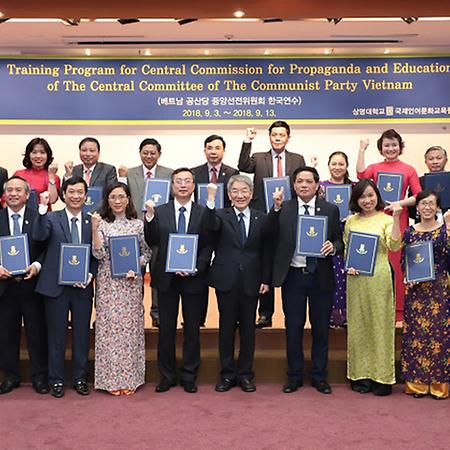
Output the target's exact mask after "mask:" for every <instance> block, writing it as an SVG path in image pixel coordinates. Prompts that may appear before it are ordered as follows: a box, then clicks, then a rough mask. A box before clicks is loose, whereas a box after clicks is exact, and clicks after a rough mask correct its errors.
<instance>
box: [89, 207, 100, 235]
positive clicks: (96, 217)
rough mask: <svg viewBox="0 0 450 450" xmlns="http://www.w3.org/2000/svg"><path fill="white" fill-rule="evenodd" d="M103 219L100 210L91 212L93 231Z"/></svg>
mask: <svg viewBox="0 0 450 450" xmlns="http://www.w3.org/2000/svg"><path fill="white" fill-rule="evenodd" d="M101 220H102V216H101V215H100V214H99V213H98V212H94V213H92V214H91V225H92V231H93V232H94V231H97V230H98V227H99V225H100V221H101Z"/></svg>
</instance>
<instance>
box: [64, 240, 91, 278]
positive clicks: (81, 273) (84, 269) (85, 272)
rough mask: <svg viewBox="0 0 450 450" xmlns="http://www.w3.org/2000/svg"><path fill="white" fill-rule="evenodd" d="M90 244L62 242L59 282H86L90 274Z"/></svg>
mask: <svg viewBox="0 0 450 450" xmlns="http://www.w3.org/2000/svg"><path fill="white" fill-rule="evenodd" d="M90 256H91V245H90V244H66V243H61V246H60V251H59V273H58V284H63V285H68V286H73V285H74V284H77V283H82V284H86V283H87V281H88V276H89V262H90Z"/></svg>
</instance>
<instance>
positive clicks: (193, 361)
mask: <svg viewBox="0 0 450 450" xmlns="http://www.w3.org/2000/svg"><path fill="white" fill-rule="evenodd" d="M194 189H195V178H194V174H193V173H192V171H191V170H190V169H188V168H180V169H176V170H175V171H174V172H173V174H172V194H173V197H174V199H173V200H170V201H169V203H166V204H164V205H160V206H157V207H156V208H155V205H154V203H153V201H151V200H148V201H147V202H146V203H145V206H146V216H145V225H144V232H145V239H146V241H147V243H148V244H149V245H150V246H153V245H158V246H159V253H158V256H157V259H156V263H155V270H154V273H153V277H152V287H156V288H157V289H158V294H159V320H160V322H159V339H158V368H159V371H160V374H161V380H160V382H159V384H158V385H157V386H156V389H155V390H156V392H166V391H168V390H169V389H170V388H171V387H173V386H175V385H176V382H177V371H176V357H175V337H176V328H177V319H178V309H179V302H180V298H181V302H182V311H183V323H184V342H183V364H182V368H181V372H180V379H181V380H180V381H181V385H182V386H183V388H184V390H185V391H186V392H188V393H195V392H197V385H196V379H197V373H198V368H199V366H200V313H201V300H202V295H203V293H204V290H205V286H206V285H207V280H206V276H207V270H208V268H209V264H210V259H211V246H210V242H209V237H208V235H207V233H205V232H204V229H203V215H204V212H205V208H203V207H202V206H200V205H198V204H197V203H193V202H192V199H191V198H192V194H193V192H194ZM170 233H180V234H186V233H188V234H197V235H198V236H199V241H198V253H197V262H196V272H195V274H188V273H186V272H177V273H168V272H166V261H167V248H168V242H169V234H170Z"/></svg>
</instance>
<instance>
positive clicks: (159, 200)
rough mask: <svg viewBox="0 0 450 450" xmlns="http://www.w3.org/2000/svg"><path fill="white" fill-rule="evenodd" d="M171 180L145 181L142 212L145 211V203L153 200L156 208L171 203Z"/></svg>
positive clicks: (152, 179) (150, 179) (151, 179)
mask: <svg viewBox="0 0 450 450" xmlns="http://www.w3.org/2000/svg"><path fill="white" fill-rule="evenodd" d="M169 195H170V180H162V179H160V178H148V179H146V180H145V189H144V196H143V198H142V211H145V202H146V201H147V200H153V203H154V204H155V206H159V205H163V204H164V203H167V202H168V201H169Z"/></svg>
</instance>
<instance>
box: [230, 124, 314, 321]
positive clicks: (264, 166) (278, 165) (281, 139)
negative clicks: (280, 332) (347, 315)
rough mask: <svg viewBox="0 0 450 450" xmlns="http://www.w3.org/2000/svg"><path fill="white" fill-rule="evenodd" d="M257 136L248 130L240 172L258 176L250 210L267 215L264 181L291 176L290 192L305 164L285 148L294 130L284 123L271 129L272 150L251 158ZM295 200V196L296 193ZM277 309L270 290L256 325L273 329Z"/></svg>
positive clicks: (260, 306)
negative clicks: (294, 180)
mask: <svg viewBox="0 0 450 450" xmlns="http://www.w3.org/2000/svg"><path fill="white" fill-rule="evenodd" d="M255 136H256V131H255V129H254V128H248V129H247V138H246V140H245V141H244V142H243V144H242V148H241V154H240V155H239V164H238V169H239V170H240V171H241V172H246V173H253V174H255V175H254V177H253V184H254V191H253V200H252V203H251V206H252V207H253V208H256V209H259V210H260V211H264V212H265V211H266V204H265V201H264V184H263V178H267V177H284V176H289V177H290V178H291V189H293V186H292V174H293V173H294V171H295V170H296V169H297V168H298V167H303V166H304V165H305V160H304V159H303V156H302V155H299V154H298V153H291V152H289V151H287V150H286V145H287V144H288V142H289V138H290V136H291V129H290V127H289V125H288V124H287V123H286V122H284V121H282V120H277V121H276V122H274V123H272V125H270V127H269V140H270V145H271V149H270V150H269V151H268V152H260V153H253V155H251V156H250V153H251V150H252V141H253V139H254V138H255ZM292 196H294V191H293V190H292ZM274 309H275V306H274V293H273V289H271V290H270V291H269V293H268V294H266V295H264V296H262V297H261V298H260V303H259V311H258V313H259V319H258V322H257V323H256V326H257V327H258V328H263V327H270V326H272V315H273V312H274Z"/></svg>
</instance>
